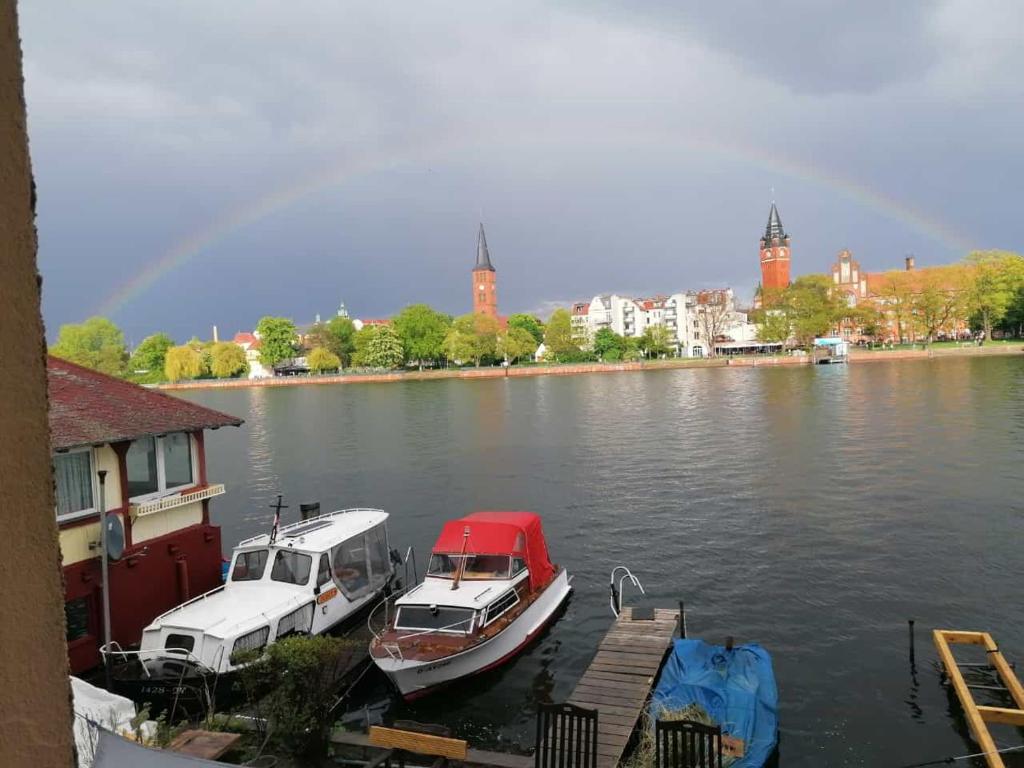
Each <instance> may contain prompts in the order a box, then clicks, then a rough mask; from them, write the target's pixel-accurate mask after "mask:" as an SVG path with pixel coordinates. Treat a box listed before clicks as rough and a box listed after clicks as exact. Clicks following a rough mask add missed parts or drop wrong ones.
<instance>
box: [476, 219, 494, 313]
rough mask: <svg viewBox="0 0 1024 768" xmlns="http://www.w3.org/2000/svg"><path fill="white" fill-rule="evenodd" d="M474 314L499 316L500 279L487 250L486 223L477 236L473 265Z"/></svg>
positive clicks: (481, 226)
mask: <svg viewBox="0 0 1024 768" xmlns="http://www.w3.org/2000/svg"><path fill="white" fill-rule="evenodd" d="M473 314H484V315H490V316H491V317H493V318H495V319H497V317H498V279H497V272H496V271H495V269H494V265H493V264H491V254H490V253H489V252H488V250H487V236H486V235H485V234H484V225H483V223H481V224H480V232H479V233H478V234H477V237H476V264H474V266H473Z"/></svg>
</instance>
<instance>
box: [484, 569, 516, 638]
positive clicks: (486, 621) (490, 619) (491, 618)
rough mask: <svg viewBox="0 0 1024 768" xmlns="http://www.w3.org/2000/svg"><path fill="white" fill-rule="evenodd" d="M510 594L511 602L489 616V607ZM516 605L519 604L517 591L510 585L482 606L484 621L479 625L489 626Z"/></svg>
mask: <svg viewBox="0 0 1024 768" xmlns="http://www.w3.org/2000/svg"><path fill="white" fill-rule="evenodd" d="M522 573H525V571H522ZM517 583H518V582H517ZM510 594H511V595H512V596H513V597H514V598H515V600H513V601H512V602H511V603H509V604H508V605H506V606H505V607H504V608H502V609H501V612H500V613H496V614H494V615H493V616H491V607H492V606H494V605H495V604H497V603H498V601H499V600H504V599H505V598H506V597H508V595H510ZM517 605H519V592H518V591H517V590H516V588H515V587H512V588H511V589H507V590H505V591H504V592H502V593H501V594H500V595H499V596H498V597H496V598H495V599H494V600H492V601H491V603H490V605H488V606H487V607H486V608H484V623H483V624H482V625H481V626H483V627H486V626H490V625H491V624H493V623H494V622H495V621H497V620H498V619H500V618H501V617H502V616H504V615H505V614H506V613H508V612H509V611H510V610H512V609H513V608H515V607H516V606H517Z"/></svg>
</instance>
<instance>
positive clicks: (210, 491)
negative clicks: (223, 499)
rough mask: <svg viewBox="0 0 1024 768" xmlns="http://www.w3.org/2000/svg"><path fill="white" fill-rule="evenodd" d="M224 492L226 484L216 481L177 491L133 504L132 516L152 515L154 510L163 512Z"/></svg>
mask: <svg viewBox="0 0 1024 768" xmlns="http://www.w3.org/2000/svg"><path fill="white" fill-rule="evenodd" d="M222 493H224V484H223V483H215V484H213V485H207V486H204V487H202V488H197V489H196V490H194V491H189V492H187V493H176V494H174V495H173V496H164V497H162V498H159V499H153V500H152V501H143V502H142V503H140V504H132V505H131V515H132V517H144V516H145V515H152V514H153V513H154V512H163V511H164V510H165V509H174V508H175V507H183V506H185V505H186V504H194V503H195V502H197V501H203V500H204V499H212V498H213V497H214V496H220V495H221V494H222Z"/></svg>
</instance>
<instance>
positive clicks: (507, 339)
mask: <svg viewBox="0 0 1024 768" xmlns="http://www.w3.org/2000/svg"><path fill="white" fill-rule="evenodd" d="M537 346H538V344H537V340H536V339H535V338H533V334H531V333H530V332H529V331H527V330H526V329H525V328H513V327H511V326H510V327H509V328H507V329H506V330H504V331H500V332H499V333H498V343H497V355H498V357H501V358H505V359H507V360H508V361H509V362H510V363H514V362H515V361H516V360H518V359H520V358H522V357H529V356H530V355H532V354H533V353H534V352H536V351H537Z"/></svg>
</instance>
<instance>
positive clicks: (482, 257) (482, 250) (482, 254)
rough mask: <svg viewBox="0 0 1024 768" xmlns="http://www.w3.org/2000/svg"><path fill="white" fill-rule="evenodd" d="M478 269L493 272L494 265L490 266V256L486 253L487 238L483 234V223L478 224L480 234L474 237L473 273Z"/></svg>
mask: <svg viewBox="0 0 1024 768" xmlns="http://www.w3.org/2000/svg"><path fill="white" fill-rule="evenodd" d="M478 269H486V270H488V271H489V272H494V271H495V269H494V265H493V264H491V254H489V253H488V252H487V236H486V235H485V234H484V225H483V223H481V224H480V234H478V235H477V236H476V266H475V267H473V271H474V272H476V271H477V270H478Z"/></svg>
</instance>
